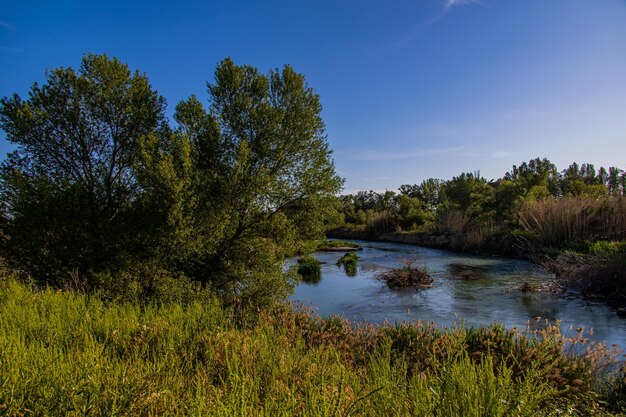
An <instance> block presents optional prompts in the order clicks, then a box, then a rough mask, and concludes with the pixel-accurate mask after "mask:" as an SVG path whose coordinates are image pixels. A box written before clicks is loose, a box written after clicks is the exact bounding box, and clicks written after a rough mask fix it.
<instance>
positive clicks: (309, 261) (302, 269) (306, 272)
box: [298, 255, 320, 277]
mask: <svg viewBox="0 0 626 417" xmlns="http://www.w3.org/2000/svg"><path fill="white" fill-rule="evenodd" d="M298 274H300V275H302V276H303V277H306V276H310V275H320V261H318V260H317V259H315V258H314V257H312V256H310V255H307V256H303V257H302V258H300V259H298Z"/></svg>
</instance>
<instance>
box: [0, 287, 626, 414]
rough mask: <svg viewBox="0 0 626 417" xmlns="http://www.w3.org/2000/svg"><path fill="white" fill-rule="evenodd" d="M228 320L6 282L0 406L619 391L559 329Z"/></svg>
mask: <svg viewBox="0 0 626 417" xmlns="http://www.w3.org/2000/svg"><path fill="white" fill-rule="evenodd" d="M233 317H234V316H233V315H232V314H231V312H229V311H228V310H225V309H223V308H221V307H220V305H219V303H218V302H217V301H215V300H214V299H213V298H211V297H210V296H208V295H206V294H204V295H198V297H196V299H195V300H192V301H189V302H188V303H186V304H180V303H163V304H151V305H139V304H129V303H127V304H118V303H109V304H107V303H103V302H102V301H101V300H100V299H99V298H98V297H95V296H87V295H81V294H74V293H69V292H60V291H53V290H35V289H32V288H30V287H28V286H26V285H24V284H20V283H17V282H15V281H14V280H11V279H8V280H5V282H4V283H2V284H1V285H0V415H17V416H20V415H70V416H83V415H91V416H122V415H124V416H126V415H127V416H135V415H139V416H142V415H144V416H161V415H216V416H220V415H228V416H292V415H301V416H347V415H359V416H405V415H416V416H548V415H555V416H557V415H577V414H578V415H603V414H604V413H606V409H605V408H603V407H609V406H610V405H611V404H612V406H613V407H614V409H617V408H618V407H619V406H620V405H619V402H618V400H619V399H620V398H622V397H621V395H623V391H618V390H617V389H618V388H619V387H620V386H619V384H617V383H616V384H615V385H612V382H611V381H612V380H606V379H604V378H607V377H606V376H605V375H604V374H600V373H598V372H597V369H598V368H597V365H598V364H599V363H600V361H599V359H598V357H597V356H594V355H597V353H596V354H587V355H586V356H583V357H581V356H572V355H569V354H566V353H563V349H562V347H563V346H562V343H563V342H562V340H561V339H560V337H559V336H558V334H557V333H556V330H555V329H548V330H546V331H545V332H544V333H542V334H540V335H537V337H534V338H526V337H523V336H522V335H521V334H520V333H517V332H514V331H509V330H506V329H504V328H502V327H500V326H492V327H490V328H481V329H462V328H457V329H449V330H443V329H439V328H437V327H435V326H433V325H429V324H422V323H415V324H410V325H409V324H405V325H397V326H392V325H387V326H383V327H373V326H367V325H360V326H354V325H352V324H350V323H348V322H347V321H345V320H343V319H339V318H329V319H321V318H319V317H315V316H311V315H310V314H308V313H307V312H305V311H299V310H297V311H294V310H293V309H292V307H291V306H289V305H284V304H279V305H277V306H275V307H273V308H272V309H269V310H266V311H261V312H260V313H259V317H258V320H257V322H256V324H255V325H249V326H247V327H239V326H237V325H235V320H234V319H233ZM621 378H623V375H621ZM602 387H603V388H602ZM616 387H617V388H616ZM601 388H602V389H601ZM619 389H623V385H622V388H619ZM615 398H617V400H616V399H615ZM603 401H605V402H606V401H612V402H611V403H610V404H609V403H608V402H607V403H604V402H603ZM606 415H609V414H606Z"/></svg>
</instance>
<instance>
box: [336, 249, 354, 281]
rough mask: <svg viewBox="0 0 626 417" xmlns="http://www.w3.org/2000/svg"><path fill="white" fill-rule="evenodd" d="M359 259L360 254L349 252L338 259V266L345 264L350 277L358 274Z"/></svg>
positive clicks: (344, 267)
mask: <svg viewBox="0 0 626 417" xmlns="http://www.w3.org/2000/svg"><path fill="white" fill-rule="evenodd" d="M358 260H359V255H357V254H356V253H355V252H348V253H346V254H345V255H343V256H342V257H341V258H339V259H338V260H337V266H338V267H341V266H343V269H344V271H345V272H346V275H348V276H349V277H353V276H356V272H357V269H356V264H357V261H358Z"/></svg>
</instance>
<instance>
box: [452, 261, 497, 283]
mask: <svg viewBox="0 0 626 417" xmlns="http://www.w3.org/2000/svg"><path fill="white" fill-rule="evenodd" d="M448 272H449V273H450V275H451V276H452V277H453V278H457V279H462V280H467V281H474V280H477V279H481V278H485V277H486V276H487V273H488V272H489V270H488V269H487V268H484V267H482V266H476V265H465V264H448Z"/></svg>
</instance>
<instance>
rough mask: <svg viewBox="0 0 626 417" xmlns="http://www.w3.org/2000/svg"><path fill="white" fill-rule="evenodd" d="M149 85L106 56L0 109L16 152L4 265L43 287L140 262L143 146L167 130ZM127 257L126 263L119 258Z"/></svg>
mask: <svg viewBox="0 0 626 417" xmlns="http://www.w3.org/2000/svg"><path fill="white" fill-rule="evenodd" d="M164 107H165V101H164V99H163V98H162V97H160V96H159V95H158V94H157V92H156V91H154V90H153V89H152V87H151V86H150V84H149V83H148V79H147V78H146V76H145V75H143V74H140V73H138V72H135V73H131V71H130V70H129V69H128V67H127V66H126V65H125V64H123V63H121V62H120V61H118V60H117V59H115V58H113V59H110V58H108V57H107V56H106V55H101V56H97V55H86V56H84V57H83V61H82V65H81V67H80V69H79V70H78V71H77V72H76V71H74V70H73V69H71V68H58V69H53V70H51V71H50V72H49V73H48V76H47V79H46V83H45V84H44V85H43V86H39V85H37V84H35V85H33V87H32V88H31V90H30V92H29V98H28V99H27V100H22V99H21V98H20V97H19V96H18V95H14V96H13V97H10V98H9V97H5V98H3V99H2V100H1V101H0V127H2V129H3V130H4V131H5V132H6V134H7V139H8V140H9V141H10V142H11V143H13V144H14V145H16V146H17V151H15V152H13V153H11V154H9V156H8V157H7V159H6V160H5V161H4V162H3V163H2V168H1V177H0V194H1V196H2V201H3V205H2V206H3V207H2V214H3V217H4V219H5V222H3V224H2V233H3V234H4V235H5V236H6V237H7V239H3V240H2V241H0V245H1V247H0V249H1V251H2V254H3V255H4V256H5V259H6V260H7V261H8V262H9V263H10V264H11V265H12V266H14V267H18V268H20V269H22V270H25V271H26V272H27V273H29V274H30V275H32V276H33V278H35V279H36V280H38V281H39V282H41V283H49V284H53V285H58V284H59V283H60V281H61V280H62V279H63V277H64V276H67V275H68V274H69V273H70V271H72V270H74V269H75V268H78V269H79V270H81V271H82V272H85V271H86V270H87V269H89V268H94V269H102V268H105V267H110V266H111V265H116V264H118V263H120V262H124V259H120V258H123V257H124V256H126V255H127V254H128V253H131V252H139V248H137V247H136V246H135V245H131V244H129V242H128V240H129V239H130V237H131V236H132V235H133V234H135V233H137V232H138V231H137V230H136V229H137V227H138V226H137V225H135V224H134V222H133V218H132V216H130V215H128V211H129V209H130V207H131V206H132V204H133V202H134V201H135V200H136V198H137V196H138V193H139V192H140V186H139V184H138V182H137V178H136V176H135V175H134V174H133V166H134V165H135V164H136V163H137V162H138V159H139V155H138V153H137V143H138V141H139V139H140V138H141V137H142V136H143V135H146V134H149V133H151V132H154V131H155V130H157V129H158V128H159V127H160V125H161V124H162V123H163V120H164ZM120 252H121V253H120Z"/></svg>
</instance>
